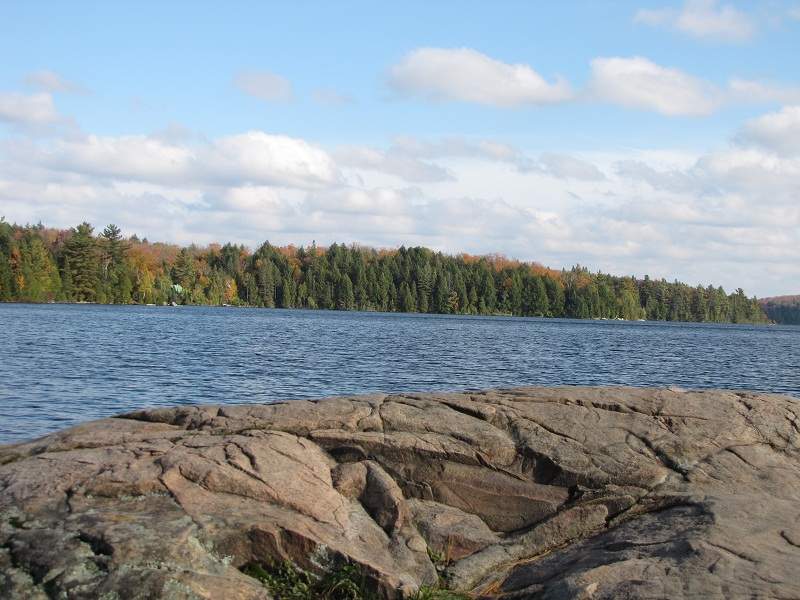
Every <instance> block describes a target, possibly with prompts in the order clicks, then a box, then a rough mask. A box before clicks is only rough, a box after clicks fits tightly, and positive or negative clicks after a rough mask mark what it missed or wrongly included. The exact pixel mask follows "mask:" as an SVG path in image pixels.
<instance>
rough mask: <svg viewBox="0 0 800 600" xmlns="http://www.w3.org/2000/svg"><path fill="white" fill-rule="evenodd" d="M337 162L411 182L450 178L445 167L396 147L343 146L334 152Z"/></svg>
mask: <svg viewBox="0 0 800 600" xmlns="http://www.w3.org/2000/svg"><path fill="white" fill-rule="evenodd" d="M334 156H335V158H336V160H337V161H338V163H339V164H341V165H342V166H345V167H355V168H360V169H368V170H372V171H379V172H381V173H386V174H388V175H394V176H397V177H399V178H401V179H403V180H405V181H411V182H435V181H446V180H448V179H452V175H451V174H450V173H448V171H447V169H445V168H444V167H441V166H439V165H436V164H433V163H430V162H426V161H423V160H420V159H419V158H416V157H414V156H410V155H407V154H405V153H403V152H400V151H397V150H396V149H393V148H390V149H388V150H385V151H384V150H379V149H377V148H370V147H366V146H344V147H341V148H339V149H337V150H336V152H335V154H334Z"/></svg>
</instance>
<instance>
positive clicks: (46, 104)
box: [0, 92, 59, 126]
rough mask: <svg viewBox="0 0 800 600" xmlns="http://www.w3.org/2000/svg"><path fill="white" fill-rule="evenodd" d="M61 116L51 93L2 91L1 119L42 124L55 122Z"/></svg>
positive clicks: (18, 123) (0, 98)
mask: <svg viewBox="0 0 800 600" xmlns="http://www.w3.org/2000/svg"><path fill="white" fill-rule="evenodd" d="M58 119H59V116H58V112H57V111H56V107H55V103H54V102H53V97H52V96H51V95H50V94H44V93H42V94H29V95H28V94H18V93H15V92H0V121H6V122H8V123H12V124H17V125H29V126H41V125H48V124H51V123H55V122H56V121H58Z"/></svg>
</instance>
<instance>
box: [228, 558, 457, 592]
mask: <svg viewBox="0 0 800 600" xmlns="http://www.w3.org/2000/svg"><path fill="white" fill-rule="evenodd" d="M242 572H243V573H244V574H245V575H249V576H250V577H253V578H254V579H257V580H259V581H260V582H261V583H263V584H264V586H265V587H266V588H267V589H268V590H269V591H270V593H271V594H272V595H273V596H274V597H275V600H377V598H378V597H377V596H376V595H375V593H373V592H372V591H370V590H369V589H368V588H369V585H370V584H369V580H368V579H367V577H366V576H365V575H364V573H363V572H361V570H360V569H359V568H358V567H357V566H356V565H353V564H349V563H345V564H343V565H340V566H338V567H335V568H331V569H329V570H328V571H326V572H325V574H324V575H322V576H321V577H318V576H315V575H312V574H311V573H308V572H306V571H304V570H302V569H300V568H298V567H297V566H295V565H294V564H293V563H292V562H290V561H283V562H279V563H273V564H271V565H259V564H256V563H251V564H248V565H246V566H245V567H243V568H242ZM470 598H471V597H470V596H468V595H466V594H462V593H459V592H453V591H451V590H448V589H446V588H444V587H441V586H440V585H437V586H422V587H421V588H420V589H419V590H418V591H417V592H415V593H414V595H413V596H411V598H410V599H409V600H469V599H470Z"/></svg>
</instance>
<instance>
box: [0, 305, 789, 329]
mask: <svg viewBox="0 0 800 600" xmlns="http://www.w3.org/2000/svg"><path fill="white" fill-rule="evenodd" d="M0 304H19V305H23V306H50V305H62V306H116V307H127V306H136V307H150V308H181V307H197V308H249V309H264V310H276V311H308V312H323V313H362V314H378V315H420V316H436V317H478V318H480V317H502V318H509V319H540V320H552V321H587V322H588V321H603V322H624V323H662V324H668V323H674V324H676V325H747V326H753V327H771V326H773V325H779V326H787V327H789V326H792V325H793V324H792V323H777V322H775V321H771V322H768V323H762V322H759V321H742V322H738V323H734V322H732V321H671V320H668V319H663V320H662V319H623V318H622V317H552V316H533V315H530V316H523V315H514V314H511V313H475V314H472V313H433V312H427V313H421V312H412V311H378V310H358V309H330V308H306V307H291V308H288V307H277V306H273V307H267V306H256V305H245V304H172V305H171V304H138V303H134V302H132V303H129V304H112V303H106V302H85V301H81V302H64V301H50V302H21V301H16V300H0Z"/></svg>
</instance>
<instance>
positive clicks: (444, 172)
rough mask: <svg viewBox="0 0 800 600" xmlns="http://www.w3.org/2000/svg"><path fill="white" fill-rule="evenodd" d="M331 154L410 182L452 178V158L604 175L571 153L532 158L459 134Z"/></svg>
mask: <svg viewBox="0 0 800 600" xmlns="http://www.w3.org/2000/svg"><path fill="white" fill-rule="evenodd" d="M334 158H335V159H336V161H337V162H338V163H339V164H340V165H342V166H345V167H351V168H361V169H368V170H371V171H377V172H381V173H385V174H388V175H394V176H396V177H399V178H401V179H403V180H405V181H408V182H412V183H423V182H427V183H433V182H445V181H453V180H455V176H454V175H453V173H452V172H451V170H450V169H449V168H448V167H447V166H446V165H447V164H449V163H452V162H453V159H468V160H471V161H492V162H497V163H502V164H507V165H509V166H511V167H513V168H514V169H515V170H516V171H518V172H520V173H541V174H546V175H549V176H551V177H555V178H558V179H574V180H581V181H601V180H603V179H604V178H605V176H604V175H603V173H602V172H601V171H600V170H599V169H598V168H597V166H596V165H594V164H592V163H590V162H587V161H585V160H582V159H580V158H577V157H575V156H570V155H567V154H558V153H552V152H545V153H543V154H542V155H541V156H539V157H538V158H536V159H535V158H532V157H530V156H528V155H527V154H525V153H524V152H522V151H521V150H519V149H518V148H515V147H514V146H511V145H509V144H504V143H502V142H498V141H495V140H470V139H467V138H461V137H448V138H442V139H439V140H423V139H420V138H416V137H412V136H401V137H397V138H395V140H394V142H393V143H392V145H391V146H389V147H388V148H387V149H386V150H381V149H378V148H371V147H366V146H344V147H340V148H339V149H337V150H336V151H335V152H334ZM434 160H438V161H444V163H445V165H442V164H441V163H438V162H432V161H434Z"/></svg>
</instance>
